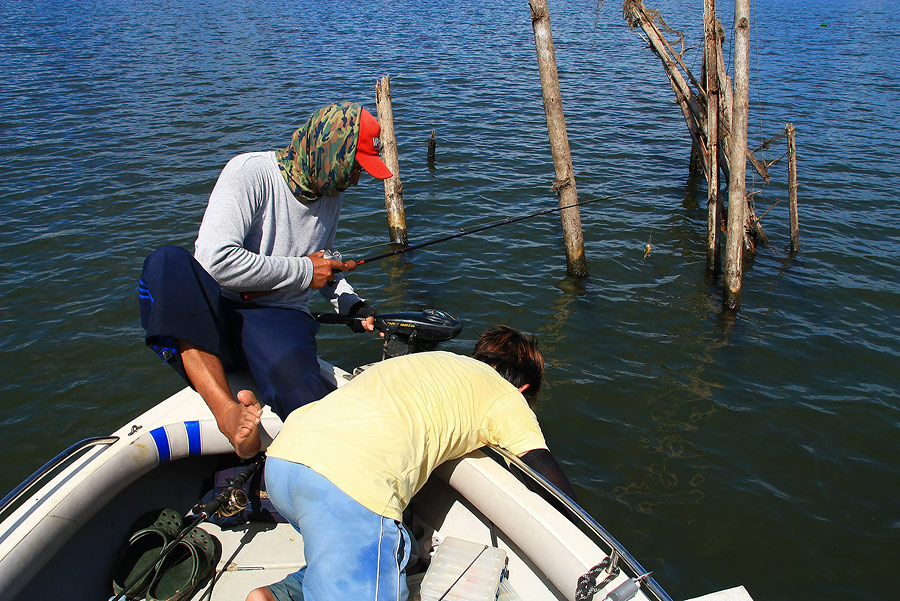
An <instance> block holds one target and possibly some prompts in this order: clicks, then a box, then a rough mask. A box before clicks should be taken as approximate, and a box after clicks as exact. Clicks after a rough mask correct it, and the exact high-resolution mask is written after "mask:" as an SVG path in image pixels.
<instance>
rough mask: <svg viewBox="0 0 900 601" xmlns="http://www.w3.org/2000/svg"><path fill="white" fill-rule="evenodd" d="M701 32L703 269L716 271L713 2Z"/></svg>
mask: <svg viewBox="0 0 900 601" xmlns="http://www.w3.org/2000/svg"><path fill="white" fill-rule="evenodd" d="M703 29H704V32H705V33H706V36H705V37H706V45H705V47H704V65H705V67H706V71H705V73H704V75H705V77H706V82H705V83H706V140H707V148H708V150H709V166H708V170H707V175H706V182H707V193H706V269H707V270H709V271H715V270H716V264H717V263H718V258H719V208H720V207H719V203H720V200H719V73H718V66H719V60H718V57H717V56H716V53H717V52H718V50H719V42H718V39H717V35H718V28H717V27H716V0H705V1H704V6H703Z"/></svg>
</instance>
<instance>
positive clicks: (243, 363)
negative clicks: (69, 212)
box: [138, 246, 334, 420]
mask: <svg viewBox="0 0 900 601" xmlns="http://www.w3.org/2000/svg"><path fill="white" fill-rule="evenodd" d="M138 297H139V300H140V308H141V325H142V326H143V328H144V330H145V332H146V333H145V341H146V343H147V345H148V346H149V347H150V348H152V349H153V350H154V351H155V352H156V354H157V355H158V356H159V357H160V358H162V359H163V360H164V361H165V362H166V363H168V364H169V365H171V366H172V367H173V368H174V369H175V371H177V372H178V373H179V374H180V375H181V376H182V377H183V378H184V379H185V381H186V382H188V384H190V383H191V382H190V379H189V378H188V376H187V374H186V373H185V371H184V366H183V364H182V362H181V357H180V356H179V353H178V343H177V340H179V339H180V340H183V341H185V342H189V343H191V344H193V345H195V346H197V347H199V348H202V349H204V350H206V351H209V352H210V353H212V354H214V355H216V356H217V357H219V358H220V359H221V361H222V364H223V366H224V367H225V371H226V372H236V371H249V372H250V375H251V376H252V378H253V381H254V383H255V384H256V386H257V387H258V388H259V392H260V395H261V397H262V398H261V399H260V400H261V402H262V403H264V404H266V405H269V406H270V407H271V408H272V410H273V411H274V412H275V414H276V415H278V417H280V418H281V419H282V420H284V419H285V418H287V416H288V414H289V413H290V412H291V411H293V410H294V409H296V408H297V407H300V406H302V405H306V404H307V403H311V402H312V401H316V400H318V399H320V398H322V397H323V396H325V395H326V394H328V393H329V392H331V391H332V390H334V386H333V385H332V384H331V383H330V382H329V381H327V380H325V379H324V378H323V377H322V375H321V374H320V372H319V362H318V358H317V354H316V334H317V333H318V331H319V323H318V322H317V321H316V320H315V319H314V318H313V317H312V316H311V315H310V314H309V313H306V312H305V311H300V310H297V309H286V308H280V307H266V306H263V305H257V304H254V303H252V302H240V301H234V300H231V299H229V298H226V297H224V296H222V289H221V287H220V286H219V284H218V283H217V282H216V281H215V279H213V277H212V276H211V275H209V273H207V272H206V270H205V269H203V267H202V266H201V265H200V264H199V263H198V262H197V261H196V259H194V257H193V256H192V255H191V254H190V253H189V252H188V251H186V250H185V249H183V248H180V247H177V246H166V247H163V248H161V249H159V250H157V251H155V252H153V253H152V254H150V256H148V257H147V259H146V260H145V261H144V269H143V272H142V273H141V281H140V284H139V287H138Z"/></svg>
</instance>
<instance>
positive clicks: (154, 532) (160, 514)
mask: <svg viewBox="0 0 900 601" xmlns="http://www.w3.org/2000/svg"><path fill="white" fill-rule="evenodd" d="M182 527H183V522H182V518H181V513H180V512H178V511H177V510H175V509H163V510H154V511H151V512H149V513H146V514H144V515H142V516H141V517H139V518H138V519H137V520H136V521H135V522H134V524H133V525H132V526H131V530H130V531H129V532H131V534H130V535H129V537H128V542H127V543H126V544H125V545H124V546H123V547H122V550H121V551H120V552H119V558H118V559H117V561H116V565H115V567H114V568H113V577H112V585H113V594H115V595H118V594H120V593H122V592H127V594H128V596H135V595H138V594H140V593H141V592H143V590H144V589H146V588H147V586H149V584H150V582H151V581H152V580H153V577H154V576H155V575H156V570H155V569H152V568H151V567H150V566H153V565H155V564H156V563H157V562H158V561H159V556H160V553H161V552H162V550H163V548H164V547H165V546H166V545H167V544H168V543H169V541H170V540H172V539H173V538H175V537H176V536H177V535H178V533H179V532H180V531H181V528H182ZM142 574H143V576H142Z"/></svg>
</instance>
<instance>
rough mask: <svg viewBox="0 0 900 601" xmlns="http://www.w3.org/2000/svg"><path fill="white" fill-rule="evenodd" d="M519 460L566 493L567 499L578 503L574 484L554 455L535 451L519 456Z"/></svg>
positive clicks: (538, 450)
mask: <svg viewBox="0 0 900 601" xmlns="http://www.w3.org/2000/svg"><path fill="white" fill-rule="evenodd" d="M519 459H521V460H522V461H523V462H524V463H525V465H527V466H528V467H530V468H531V469H533V470H535V471H536V472H538V473H539V474H541V475H542V476H543V477H544V478H546V479H547V480H549V481H550V483H551V484H553V485H554V486H556V488H558V489H559V490H561V491H562V492H563V493H565V494H566V496H567V497H569V498H570V499H572V500H573V501H575V502H576V503H577V502H578V499H577V497H576V495H575V489H574V488H572V484H571V483H570V482H569V479H568V478H567V477H566V474H565V472H563V469H562V467H560V465H559V463H557V462H556V459H554V458H553V455H551V454H550V451H548V450H547V449H533V450H531V451H528V452H527V453H522V454H521V455H519Z"/></svg>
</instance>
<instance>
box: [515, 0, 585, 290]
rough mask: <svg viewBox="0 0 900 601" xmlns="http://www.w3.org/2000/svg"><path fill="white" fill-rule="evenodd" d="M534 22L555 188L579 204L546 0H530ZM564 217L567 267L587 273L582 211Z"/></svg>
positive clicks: (562, 200) (561, 198)
mask: <svg viewBox="0 0 900 601" xmlns="http://www.w3.org/2000/svg"><path fill="white" fill-rule="evenodd" d="M528 5H529V7H530V8H531V24H532V27H533V28H534V45H535V48H536V49H537V58H538V69H539V71H540V74H541V91H542V92H543V96H544V112H545V113H546V115H547V130H548V132H549V134H550V150H551V152H552V154H553V167H554V169H555V171H556V182H555V183H554V184H553V190H554V191H556V193H557V197H558V202H559V206H560V207H564V206H572V205H577V204H578V192H577V191H576V188H575V174H574V171H573V169H572V155H571V151H570V150H569V136H568V134H567V133H566V119H565V115H564V114H563V108H562V96H561V94H560V91H559V74H558V73H557V70H556V52H555V51H554V49H553V34H552V32H551V30H550V11H549V9H548V7H547V0H529V2H528ZM559 217H560V220H561V221H562V229H563V241H564V242H565V246H566V271H567V273H568V274H569V275H570V276H574V277H586V276H587V274H588V273H587V261H586V260H585V257H584V234H583V233H582V231H581V213H580V209H579V208H578V207H577V206H575V207H573V208H571V209H566V210H565V211H560V212H559Z"/></svg>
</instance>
